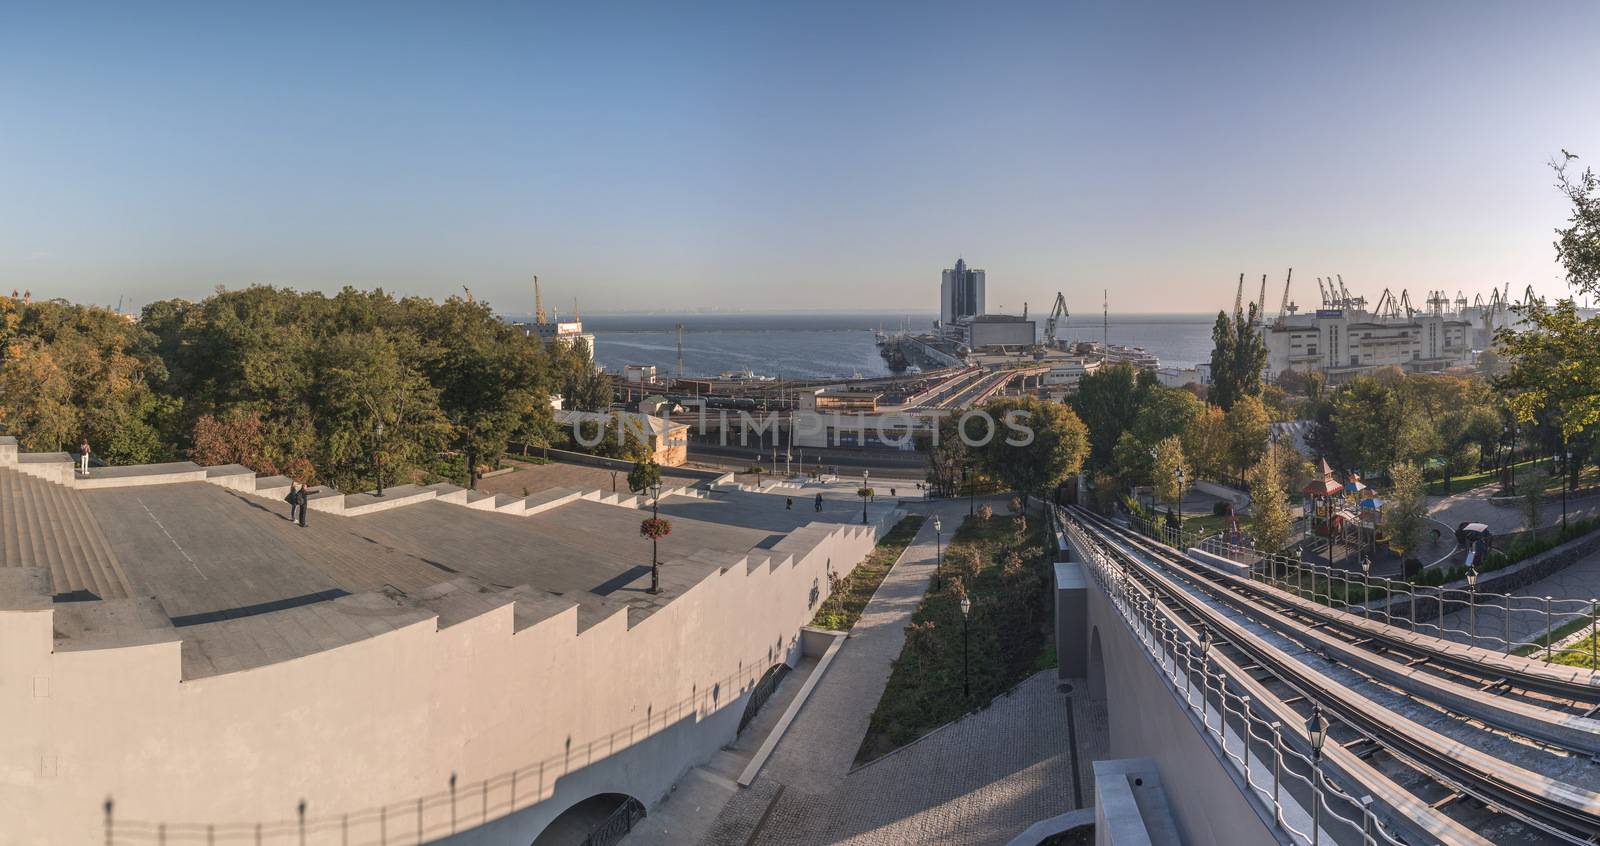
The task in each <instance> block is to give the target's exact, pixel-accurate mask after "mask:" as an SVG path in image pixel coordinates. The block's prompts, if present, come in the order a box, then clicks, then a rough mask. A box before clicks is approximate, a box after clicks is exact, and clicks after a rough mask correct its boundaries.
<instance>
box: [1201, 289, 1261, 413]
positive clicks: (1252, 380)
mask: <svg viewBox="0 0 1600 846" xmlns="http://www.w3.org/2000/svg"><path fill="white" fill-rule="evenodd" d="M1259 309H1260V307H1259V306H1258V305H1257V304H1255V303H1252V304H1251V305H1250V310H1249V311H1248V312H1235V313H1234V315H1233V317H1232V318H1229V317H1228V313H1227V312H1225V311H1219V312H1217V322H1216V324H1215V325H1213V326H1212V328H1211V345H1212V349H1211V393H1210V398H1211V402H1213V403H1214V404H1216V405H1218V406H1221V407H1222V410H1223V411H1231V410H1232V409H1233V404H1234V403H1236V402H1238V401H1239V400H1240V399H1242V398H1244V397H1259V396H1261V391H1262V387H1263V384H1262V381H1261V374H1262V371H1263V370H1265V368H1266V366H1267V343H1266V339H1264V338H1263V337H1262V336H1261V332H1260V331H1258V330H1257V329H1256V319H1257V317H1259Z"/></svg>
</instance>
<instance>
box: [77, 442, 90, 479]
mask: <svg viewBox="0 0 1600 846" xmlns="http://www.w3.org/2000/svg"><path fill="white" fill-rule="evenodd" d="M78 450H79V451H80V452H81V453H82V454H83V467H82V468H80V469H79V472H80V473H82V474H83V475H85V476H87V475H89V453H90V452H91V450H90V449H89V439H88V438H84V439H83V445H82V446H79V447H78Z"/></svg>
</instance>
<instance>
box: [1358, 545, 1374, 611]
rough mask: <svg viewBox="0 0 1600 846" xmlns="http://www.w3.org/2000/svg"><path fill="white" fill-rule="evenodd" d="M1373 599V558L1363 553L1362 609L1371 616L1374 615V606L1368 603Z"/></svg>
mask: <svg viewBox="0 0 1600 846" xmlns="http://www.w3.org/2000/svg"><path fill="white" fill-rule="evenodd" d="M1371 601H1372V559H1371V558H1369V557H1367V556H1365V555H1363V556H1361V610H1363V611H1365V612H1366V615H1367V617H1369V618H1370V617H1371V616H1372V606H1371V605H1369V604H1368V603H1370V602H1371Z"/></svg>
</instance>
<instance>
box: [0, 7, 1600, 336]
mask: <svg viewBox="0 0 1600 846" xmlns="http://www.w3.org/2000/svg"><path fill="white" fill-rule="evenodd" d="M1526 12H1527V7H1525V6H1518V5H1512V4H1509V3H1506V4H1489V3H1484V4H1473V5H1470V6H1463V5H1460V4H1446V3H1442V2H1440V3H1413V4H1403V5H1401V4H1381V3H1357V4H1346V5H1340V6H1337V7H1306V6H1296V5H1290V6H1286V5H1282V4H1272V3H1265V2H1261V3H1242V4H1235V5H1231V6H1230V7H1228V8H1227V9H1226V10H1218V9H1216V8H1202V7H1199V6H1191V5H1189V4H1125V3H1116V4H1086V3H1043V2H1041V3H1019V4H1010V5H1007V6H1004V7H1000V8H985V9H983V10H981V11H980V10H977V9H976V8H974V7H970V6H968V5H964V4H939V3H934V4H923V3H916V4H904V5H900V4H881V5H869V6H859V5H854V4H843V3H814V4H803V5H799V6H782V5H774V4H755V5H750V4H735V3H727V4H721V3H713V4H703V5H699V6H695V7H692V8H687V7H678V6H672V7H666V6H661V5H657V4H632V5H630V4H619V5H613V6H610V7H607V8H604V9H600V8H595V7H593V6H584V7H581V8H579V7H571V6H565V5H548V6H539V5H534V6H524V7H502V6H491V5H481V6H478V5H456V6H450V7H429V6H422V5H402V4H396V5H393V6H386V7H384V8H383V10H382V12H381V14H375V13H374V12H373V10H372V9H371V8H370V7H357V6H353V5H352V6H347V7H340V6H333V7H329V6H324V5H310V4H305V5H299V4H275V5H273V6H228V7H224V6H192V7H152V8H137V9H136V8H133V7H126V6H119V5H115V4H105V5H100V6H90V7H71V8H63V7H54V6H41V7H35V8H30V9H14V10H11V11H9V12H8V14H7V16H6V18H5V24H6V25H5V26H4V27H0V124H3V125H5V126H6V127H7V128H8V131H6V132H0V185H4V186H5V191H4V194H3V199H0V288H3V289H4V290H5V291H6V292H9V291H10V290H11V289H12V288H16V289H19V290H22V289H29V290H32V291H33V293H34V294H35V295H36V296H38V297H44V298H52V297H63V298H66V299H69V300H75V301H83V302H95V303H101V304H112V305H114V304H115V303H116V302H117V301H118V300H119V298H123V299H124V301H125V302H126V303H127V304H128V305H129V306H130V307H137V306H138V305H140V304H142V303H145V302H149V301H152V300H157V299H165V298H169V297H188V298H199V297H203V296H205V295H206V294H208V293H210V292H211V291H212V290H213V289H214V287H216V286H218V285H223V286H226V287H229V288H239V287H244V286H247V285H250V284H255V283H261V284H274V285H280V286H286V287H293V288H297V289H302V290H322V291H326V292H330V293H331V292H334V291H337V290H338V289H339V288H340V287H342V286H344V285H347V284H348V285H353V286H356V287H360V288H372V287H382V288H385V289H387V290H391V291H394V292H395V293H396V294H399V295H413V294H415V295H423V296H429V297H434V298H443V297H447V296H451V295H454V294H460V293H461V292H462V288H463V286H467V287H470V288H471V289H472V292H473V294H474V295H475V296H476V297H477V298H479V299H482V300H487V301H489V302H490V303H491V304H492V305H493V306H494V307H495V308H496V310H498V311H502V312H528V311H531V310H532V306H531V302H532V281H531V279H532V276H533V274H535V273H537V274H539V276H540V277H541V280H542V281H543V283H544V285H545V291H546V295H547V297H548V298H551V299H552V301H554V302H558V303H561V304H562V305H563V307H564V310H565V308H570V304H571V302H572V299H573V297H574V296H576V297H577V299H578V303H579V306H580V308H581V309H582V310H583V311H584V312H585V313H590V314H596V315H598V314H601V313H604V312H606V311H617V310H629V311H661V312H668V311H694V310H704V309H715V310H725V311H778V310H784V309H807V310H812V311H827V310H838V311H851V310H882V311H889V312H893V311H897V310H903V311H907V312H908V313H927V312H935V313H936V312H937V311H938V308H939V301H938V296H939V294H938V289H937V287H936V286H935V285H934V283H933V280H934V279H935V278H936V276H935V274H936V272H938V271H940V270H941V269H943V268H947V267H950V266H951V263H952V262H953V260H954V258H955V257H956V256H963V257H965V258H966V260H967V261H968V262H969V263H970V264H973V265H976V266H978V267H982V268H984V269H985V270H987V271H988V278H987V292H986V293H987V306H988V309H989V310H990V311H995V312H1000V311H1005V312H1019V311H1021V308H1022V304H1023V303H1024V302H1027V303H1029V305H1030V308H1031V309H1033V310H1035V311H1043V310H1045V309H1047V307H1048V304H1049V303H1050V301H1051V300H1052V299H1053V298H1054V295H1055V292H1056V291H1057V290H1061V291H1064V292H1065V293H1066V296H1067V300H1068V302H1069V304H1070V306H1071V308H1072V309H1073V311H1074V314H1087V313H1088V312H1090V311H1096V312H1097V311H1098V310H1099V308H1100V302H1101V292H1102V290H1109V292H1110V299H1111V308H1112V310H1113V311H1116V312H1119V313H1124V314H1126V313H1134V312H1140V311H1151V312H1160V313H1208V312H1209V313H1214V312H1215V311H1216V310H1217V309H1219V308H1231V306H1232V303H1233V297H1234V290H1235V285H1236V282H1237V277H1238V274H1239V273H1240V272H1243V273H1245V275H1246V285H1245V290H1246V295H1245V296H1246V298H1247V299H1254V298H1255V296H1256V293H1257V291H1258V290H1259V285H1260V276H1261V274H1262V273H1266V274H1267V275H1268V283H1267V290H1268V296H1267V302H1268V304H1269V306H1268V310H1269V311H1275V310H1276V307H1277V302H1278V299H1279V297H1280V295H1281V292H1282V285H1283V274H1284V272H1285V270H1286V269H1287V268H1289V267H1291V266H1292V267H1294V268H1295V271H1294V278H1295V286H1294V291H1293V294H1292V297H1293V299H1294V300H1295V301H1296V302H1298V303H1299V304H1300V306H1301V307H1302V308H1304V307H1306V306H1308V305H1314V304H1315V300H1316V283H1315V277H1317V276H1331V275H1333V274H1335V273H1337V274H1342V275H1343V277H1344V280H1345V283H1346V284H1347V285H1348V286H1349V287H1350V288H1351V289H1352V291H1359V292H1360V293H1361V294H1364V295H1365V296H1367V297H1368V299H1369V300H1370V301H1376V299H1377V297H1378V295H1379V294H1380V293H1381V292H1382V290H1383V289H1384V288H1385V287H1388V288H1393V289H1396V290H1398V289H1399V288H1401V287H1406V288H1409V289H1410V290H1411V293H1412V297H1413V300H1414V301H1415V300H1418V299H1420V298H1422V297H1425V296H1426V292H1427V291H1429V290H1433V289H1443V290H1445V291H1447V292H1448V293H1449V294H1450V295H1451V296H1452V297H1453V296H1454V295H1455V293H1456V292H1457V291H1462V292H1465V294H1466V296H1467V297H1468V299H1469V300H1470V299H1471V298H1472V297H1473V296H1474V295H1475V294H1479V293H1481V294H1484V295H1487V293H1488V291H1489V289H1490V288H1491V287H1501V286H1504V285H1505V284H1506V283H1510V284H1511V289H1512V291H1513V293H1514V294H1517V295H1519V296H1520V292H1521V291H1522V289H1523V288H1524V287H1525V286H1526V285H1528V284H1532V285H1533V286H1534V287H1535V289H1536V290H1537V291H1538V292H1539V293H1540V294H1542V295H1545V296H1563V295H1566V294H1567V288H1566V286H1565V284H1564V282H1563V281H1562V274H1561V271H1560V268H1559V267H1558V266H1557V265H1556V263H1555V261H1554V251H1553V249H1552V247H1551V241H1552V240H1553V234H1552V230H1553V229H1554V227H1556V226H1559V225H1561V224H1562V223H1563V222H1564V221H1565V219H1566V216H1567V211H1568V210H1567V208H1566V205H1565V202H1564V200H1563V198H1562V197H1561V196H1560V195H1559V194H1558V193H1557V192H1556V191H1555V190H1554V188H1553V187H1552V185H1551V183H1552V181H1553V177H1552V175H1551V173H1550V171H1549V169H1548V162H1549V161H1550V159H1551V158H1552V157H1556V156H1559V155H1560V151H1561V150H1562V148H1566V149H1569V150H1572V151H1573V152H1575V153H1577V154H1579V155H1580V156H1582V158H1581V159H1579V161H1578V162H1577V163H1578V164H1591V163H1600V108H1595V107H1593V104H1592V103H1587V102H1585V98H1584V94H1585V92H1584V91H1583V90H1582V87H1583V86H1584V85H1586V84H1587V82H1588V81H1589V80H1593V79H1597V78H1600V55H1597V54H1596V53H1595V52H1594V51H1592V50H1589V49H1587V47H1588V45H1590V44H1592V43H1594V41H1595V38H1596V36H1597V35H1600V8H1597V7H1594V6H1592V5H1588V4H1577V3H1574V4H1565V5H1563V4H1549V5H1542V6H1541V7H1539V9H1538V12H1537V14H1527V13H1526ZM950 44H960V45H961V56H962V57H963V60H961V61H951V55H950V52H949V51H948V50H946V49H941V45H950ZM824 266H825V267H826V268H827V269H826V272H819V268H821V267H824Z"/></svg>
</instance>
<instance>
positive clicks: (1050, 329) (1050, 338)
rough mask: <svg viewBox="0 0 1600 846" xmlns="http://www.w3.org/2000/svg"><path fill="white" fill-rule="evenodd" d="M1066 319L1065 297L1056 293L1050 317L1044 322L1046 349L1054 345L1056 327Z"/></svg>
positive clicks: (1058, 292)
mask: <svg viewBox="0 0 1600 846" xmlns="http://www.w3.org/2000/svg"><path fill="white" fill-rule="evenodd" d="M1066 318H1067V295H1066V294H1063V293H1061V292H1060V291H1057V292H1056V304H1055V306H1054V307H1053V308H1051V309H1050V317H1049V318H1048V319H1046V320H1045V322H1044V343H1045V346H1047V347H1054V346H1055V345H1056V327H1057V326H1058V325H1060V322H1061V321H1062V320H1065V319H1066Z"/></svg>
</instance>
